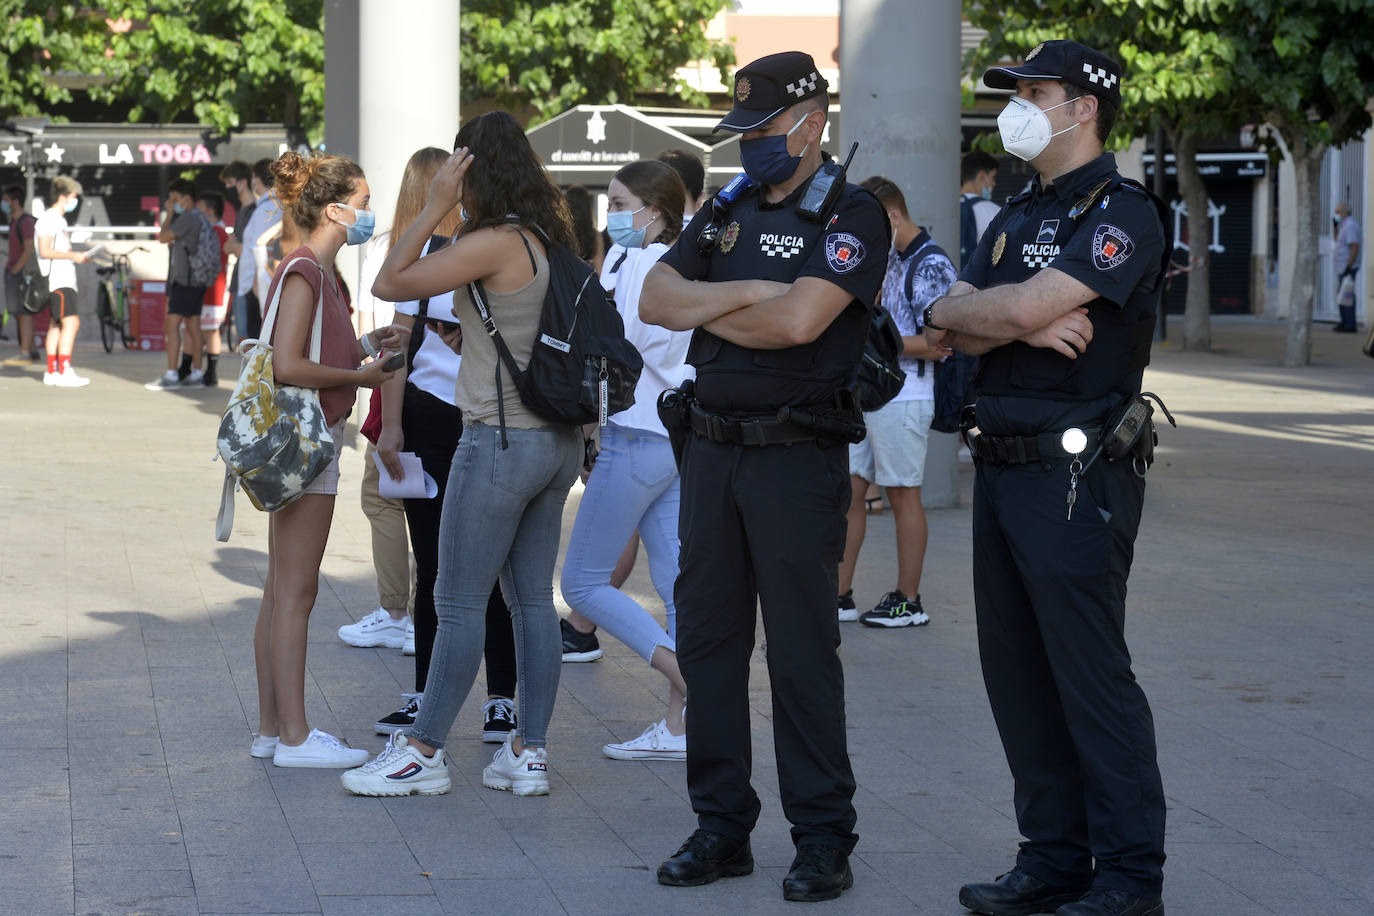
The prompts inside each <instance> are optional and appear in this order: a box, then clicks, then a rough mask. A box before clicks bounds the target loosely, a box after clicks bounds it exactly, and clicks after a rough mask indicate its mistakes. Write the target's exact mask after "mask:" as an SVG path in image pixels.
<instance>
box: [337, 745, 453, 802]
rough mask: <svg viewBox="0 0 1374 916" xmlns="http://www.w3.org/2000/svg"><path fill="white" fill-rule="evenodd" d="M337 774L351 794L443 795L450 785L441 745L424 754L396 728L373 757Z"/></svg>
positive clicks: (446, 763) (446, 761)
mask: <svg viewBox="0 0 1374 916" xmlns="http://www.w3.org/2000/svg"><path fill="white" fill-rule="evenodd" d="M339 778H340V780H342V781H343V787H344V788H345V789H347V790H348V791H350V792H352V793H353V794H354V795H416V794H418V795H443V794H444V793H445V792H447V791H448V790H449V787H450V786H451V785H452V780H450V779H449V775H448V760H447V759H446V758H445V757H444V749H443V748H439V749H438V750H437V751H435V752H434V756H433V757H426V756H425V755H424V754H422V753H420V751H419V750H418V749H417V748H415V747H414V746H412V745H411V743H410V741H409V740H408V739H407V738H406V736H405V732H403V731H401V730H400V729H397V730H396V731H395V732H394V733H392V735H391V740H390V741H388V742H387V744H386V750H384V751H382V752H381V753H380V754H378V755H377V758H376V759H375V760H372V761H371V762H369V763H366V764H364V765H362V766H360V767H358V769H356V770H349V771H348V772H347V773H343V774H341V775H340V777H339Z"/></svg>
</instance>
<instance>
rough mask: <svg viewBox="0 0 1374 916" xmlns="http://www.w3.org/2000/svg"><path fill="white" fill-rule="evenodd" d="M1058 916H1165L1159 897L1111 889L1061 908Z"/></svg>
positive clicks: (1102, 889)
mask: <svg viewBox="0 0 1374 916" xmlns="http://www.w3.org/2000/svg"><path fill="white" fill-rule="evenodd" d="M1055 914H1056V916H1164V901H1163V900H1162V899H1161V898H1159V897H1137V896H1136V895H1135V894H1128V893H1126V892H1125V891H1119V890H1117V889H1115V888H1111V887H1100V888H1096V889H1094V890H1092V891H1090V892H1089V893H1088V896H1086V897H1084V898H1083V899H1082V900H1080V901H1078V902H1077V903H1070V904H1069V905H1068V906H1061V907H1060V908H1059V909H1057V910H1055Z"/></svg>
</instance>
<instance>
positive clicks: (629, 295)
mask: <svg viewBox="0 0 1374 916" xmlns="http://www.w3.org/2000/svg"><path fill="white" fill-rule="evenodd" d="M685 196H686V191H685V190H684V188H683V186H682V179H681V178H679V177H678V174H677V173H676V172H675V171H673V170H672V169H671V168H669V167H668V166H666V165H664V164H663V163H661V162H656V161H642V162H634V163H631V164H630V165H627V166H625V167H624V168H623V169H621V170H620V171H619V172H617V173H616V176H615V178H613V179H612V180H611V183H610V187H609V188H608V189H607V198H608V200H607V215H606V223H607V230H608V231H609V232H610V234H611V240H612V241H613V242H615V243H616V244H618V245H621V246H624V248H625V251H626V255H625V260H624V261H623V262H622V263H620V265H619V269H618V270H617V271H616V283H615V302H616V308H617V309H618V310H619V312H620V317H621V318H622V319H623V320H624V322H625V336H626V338H627V339H628V340H629V341H630V342H631V343H633V344H634V345H635V347H636V348H637V349H638V350H639V353H640V355H641V356H642V357H643V358H644V371H643V372H642V373H641V375H640V377H639V384H638V385H637V386H636V388H635V403H634V406H632V407H630V409H628V410H625V411H622V412H621V413H618V414H616V415H615V416H614V417H612V418H611V420H610V422H609V423H607V425H606V426H605V427H603V428H602V430H601V451H600V453H599V454H598V455H597V457H596V463H595V465H594V466H593V467H592V472H591V476H590V477H588V478H587V484H586V489H585V491H584V492H583V494H582V503H581V505H580V506H579V508H578V512H577V521H576V522H575V523H574V524H573V531H572V537H571V538H570V539H569V541H568V552H567V555H566V556H565V557H564V559H563V581H562V589H563V598H564V599H565V600H566V601H567V602H568V605H569V606H570V607H571V608H572V609H573V610H575V611H577V612H578V613H579V614H581V615H582V616H584V617H586V618H587V619H589V620H591V621H592V622H593V623H595V624H596V625H597V626H599V627H601V628H602V629H604V630H605V631H606V632H607V633H610V634H611V635H612V636H614V637H615V638H616V639H619V640H620V641H621V642H623V643H625V644H626V645H627V646H629V647H630V648H631V649H633V650H634V651H635V652H637V653H638V654H639V655H640V656H642V657H643V658H644V660H645V661H647V662H648V663H649V664H650V665H652V666H653V667H654V668H655V669H657V670H658V671H659V672H661V673H662V674H663V675H664V677H666V678H667V679H668V684H669V690H668V711H667V715H666V716H664V718H663V719H662V720H660V721H658V722H655V723H654V724H653V725H650V726H649V728H648V729H647V730H645V732H644V733H643V734H642V735H640V736H639V737H637V738H634V739H632V740H629V741H622V742H615V743H612V744H608V745H606V746H605V747H604V748H603V749H602V750H603V751H604V753H605V754H606V756H608V757H612V758H614V759H617V760H685V759H686V758H687V736H686V726H685V725H684V723H683V712H684V709H685V706H686V696H687V685H686V683H685V682H684V681H683V679H682V673H681V671H679V670H678V665H677V653H676V642H675V635H674V634H675V633H676V631H677V614H676V610H675V608H674V605H673V583H674V582H675V581H676V579H677V571H678V567H677V561H678V535H677V522H678V504H679V502H680V491H679V479H678V472H677V463H676V462H675V461H674V460H673V450H672V446H671V445H669V443H668V432H667V430H665V429H664V428H663V424H662V422H660V421H659V419H658V409H657V404H658V396H659V394H660V393H661V392H662V391H663V390H664V389H667V388H672V387H675V386H677V385H678V384H680V383H681V382H682V381H683V380H684V379H687V378H691V377H692V376H693V374H694V373H693V370H692V367H690V366H688V365H687V364H686V360H687V345H688V343H689V342H690V341H691V336H692V335H691V332H690V331H669V330H667V329H666V328H661V327H658V326H656V325H650V324H645V323H644V322H642V321H640V319H639V295H640V292H641V290H642V289H643V287H644V277H645V275H646V274H647V273H648V272H649V269H650V268H652V267H653V266H654V264H655V263H656V262H657V261H658V259H659V258H660V257H662V256H663V254H664V253H665V252H667V250H668V246H669V245H670V244H671V243H672V242H673V240H674V239H676V238H677V236H678V234H679V233H680V232H681V231H682V202H683V199H684V197H685ZM636 529H638V531H639V535H640V539H641V540H642V541H643V543H644V550H645V552H646V553H647V554H648V556H649V575H650V578H651V579H652V580H653V583H654V589H655V591H657V592H658V594H659V597H660V598H661V599H662V601H663V606H664V609H665V611H666V617H667V624H668V626H667V629H666V630H665V629H664V627H662V626H660V625H659V623H658V621H657V620H656V619H655V618H654V616H653V615H652V614H650V613H649V611H647V610H646V609H645V608H644V607H642V606H641V605H640V604H639V603H638V602H637V601H635V600H634V599H633V598H631V597H630V596H629V595H627V594H625V593H624V592H622V591H620V590H619V589H617V588H614V587H612V585H611V572H612V570H613V569H614V567H615V564H616V560H617V559H618V558H619V556H620V553H621V550H622V549H623V548H624V546H625V542H626V541H627V540H629V538H630V535H631V534H632V533H634V531H635V530H636Z"/></svg>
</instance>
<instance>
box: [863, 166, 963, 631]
mask: <svg viewBox="0 0 1374 916" xmlns="http://www.w3.org/2000/svg"><path fill="white" fill-rule="evenodd" d="M860 187H862V188H865V189H867V190H869V191H871V192H873V196H875V197H877V198H878V202H879V203H880V204H882V205H883V209H884V210H885V211H886V212H887V218H888V222H889V223H890V224H891V226H892V247H891V249H889V250H888V253H887V271H886V273H885V274H884V276H883V286H882V295H881V300H880V301H881V302H882V305H883V307H884V308H885V309H887V310H888V312H889V313H890V314H891V315H892V320H893V322H894V324H895V325H896V327H897V330H898V331H900V332H901V335H902V356H901V367H902V369H903V370H904V371H905V372H906V382H905V384H903V386H902V390H901V391H900V392H899V393H898V394H897V396H896V397H895V398H893V399H892V401H891V402H889V403H888V404H886V405H884V406H883V407H880V408H879V409H877V410H875V411H872V412H869V411H865V412H864V425H865V426H867V427H868V436H867V437H866V438H865V439H864V440H863V441H862V442H859V443H856V444H854V445H851V446H850V447H849V468H850V478H849V479H850V483H851V489H852V496H851V500H850V504H849V512H848V514H847V516H846V521H847V523H848V524H847V529H846V534H845V548H844V559H843V560H842V561H841V563H840V589H841V593H840V597H839V619H840V620H842V621H851V620H858V621H859V622H860V623H862V624H864V625H865V626H870V627H907V626H920V625H922V624H925V623H929V622H930V617H929V616H928V615H927V614H926V612H925V609H924V608H923V607H922V606H921V596H920V594H919V589H920V584H921V567H922V565H923V563H924V561H925V553H926V538H927V529H926V513H925V508H924V507H923V506H922V505H921V483H922V481H923V480H924V478H925V465H926V441H927V437H928V436H929V433H930V422H931V418H932V417H933V415H934V412H935V385H934V379H935V364H936V362H937V361H939V360H941V359H944V358H945V357H946V356H948V355H949V352H950V351H949V350H948V349H945V348H943V347H931V346H930V345H929V344H927V343H926V339H925V337H924V335H923V334H922V333H921V311H922V310H923V309H924V308H925V307H926V304H927V303H928V302H932V301H934V300H935V299H937V298H939V297H940V296H943V295H944V294H945V292H946V291H947V290H948V289H949V288H950V286H951V285H952V284H953V283H954V281H955V279H957V274H956V273H955V270H954V264H953V263H952V262H951V261H950V259H949V256H948V255H947V254H945V252H944V250H943V249H941V248H940V246H938V245H936V244H935V243H934V242H933V241H932V240H931V238H930V235H929V234H928V233H927V232H926V231H925V230H924V229H922V228H921V227H920V226H918V225H916V224H915V223H914V222H912V221H911V217H910V215H909V214H908V212H907V208H906V198H905V197H903V196H902V192H901V190H900V189H899V188H898V187H897V185H895V184H893V183H892V182H891V181H890V180H888V179H886V178H881V177H878V176H876V175H875V176H874V177H872V178H869V179H867V180H866V181H864V182H862V183H861V184H860ZM874 483H876V484H877V485H878V486H880V487H882V488H883V489H884V490H886V491H887V500H888V502H889V503H890V504H891V505H892V515H893V519H894V521H895V523H896V529H897V582H896V588H894V589H892V590H891V591H889V592H888V593H887V594H886V595H884V596H883V599H882V600H881V601H879V602H878V604H877V605H876V606H874V607H873V608H872V610H869V611H865V612H864V613H863V614H862V615H861V614H860V613H859V610H858V608H857V607H856V606H855V604H854V590H853V588H852V586H853V582H854V567H855V566H856V565H857V564H858V561H859V550H860V549H861V548H862V547H863V541H864V530H865V523H866V521H867V517H866V515H865V505H864V497H865V496H866V495H867V492H868V487H869V485H870V484H874Z"/></svg>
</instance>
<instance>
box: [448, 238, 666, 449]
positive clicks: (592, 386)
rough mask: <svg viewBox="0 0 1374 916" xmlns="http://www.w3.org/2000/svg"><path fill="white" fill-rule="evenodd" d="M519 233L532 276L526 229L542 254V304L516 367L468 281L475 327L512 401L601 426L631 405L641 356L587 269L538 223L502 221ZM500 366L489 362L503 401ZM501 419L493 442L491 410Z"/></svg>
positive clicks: (561, 419) (481, 296) (481, 295)
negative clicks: (505, 378) (491, 350)
mask: <svg viewBox="0 0 1374 916" xmlns="http://www.w3.org/2000/svg"><path fill="white" fill-rule="evenodd" d="M506 222H508V223H510V224H512V225H515V226H516V228H517V230H518V231H520V240H521V241H522V242H524V243H525V252H526V254H528V255H529V258H530V267H531V268H533V269H534V270H535V272H536V273H537V272H538V270H539V267H538V264H537V262H536V261H535V259H534V250H533V249H532V248H531V247H530V243H529V240H528V239H526V238H525V233H524V231H523V230H524V229H526V228H528V229H530V230H531V231H533V232H534V234H535V235H536V236H538V237H539V241H540V242H541V243H543V245H544V249H545V250H546V251H547V252H548V262H549V289H548V292H547V293H545V294H544V309H543V312H542V313H541V314H540V316H539V327H538V329H537V330H536V332H535V341H534V349H533V350H532V351H531V352H530V361H529V364H528V365H527V366H526V367H525V370H524V371H523V372H522V371H521V370H520V367H519V365H518V364H517V363H516V362H515V357H514V356H513V355H512V354H511V352H510V348H509V347H507V346H506V342H505V340H503V339H502V338H501V332H500V331H498V330H497V329H496V322H495V320H494V319H493V318H492V316H491V310H490V309H489V308H488V306H487V293H486V290H485V289H484V288H483V287H482V284H481V282H480V281H477V282H473V283H469V284H468V294H469V295H470V296H471V297H472V303H473V305H474V306H476V308H477V315H478V317H480V318H481V319H482V326H483V327H484V328H485V329H486V331H487V334H488V335H489V336H490V337H491V338H492V339H493V340H494V341H495V342H496V352H497V353H498V354H500V357H501V362H502V363H505V366H506V370H507V371H508V372H510V375H511V378H512V379H514V380H515V386H516V388H517V389H518V390H519V392H520V400H521V401H523V402H524V404H525V406H526V407H528V408H529V409H530V410H532V411H534V412H535V413H536V414H538V415H539V416H541V417H543V418H544V419H545V420H549V421H551V422H554V423H565V424H567V425H569V426H581V425H583V424H586V423H591V422H594V421H595V422H599V423H602V424H604V423H605V422H606V418H607V417H609V416H610V415H611V414H613V413H619V412H620V411H622V410H624V409H626V408H627V407H629V406H630V405H632V404H634V402H635V385H636V384H637V383H638V382H639V374H640V372H641V371H642V370H643V368H644V360H643V359H642V358H641V357H640V355H639V351H638V350H636V349H635V347H634V345H633V344H631V343H630V342H629V341H628V340H626V339H625V324H624V322H622V321H621V320H620V313H619V312H617V311H616V310H615V306H613V305H611V303H610V302H609V301H608V300H607V299H606V292H605V290H603V289H602V288H601V283H600V282H599V281H598V280H597V277H596V273H595V271H593V270H592V268H591V266H590V265H588V264H587V262H586V261H583V260H582V259H581V258H579V257H578V256H577V254H576V252H574V251H573V250H572V249H570V248H568V247H567V246H565V245H560V244H557V243H555V242H552V241H550V240H549V237H548V235H547V234H546V233H545V232H544V231H543V230H542V229H540V228H539V227H538V226H526V225H525V224H524V223H522V222H521V221H520V220H518V219H514V218H511V219H507V220H506ZM501 389H502V386H501V367H500V364H499V363H498V364H497V367H496V400H497V404H498V405H504V401H503V397H502V390H501ZM498 413H499V418H500V422H501V447H502V448H506V447H507V445H508V443H507V441H506V411H505V407H504V406H499V407H498Z"/></svg>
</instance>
